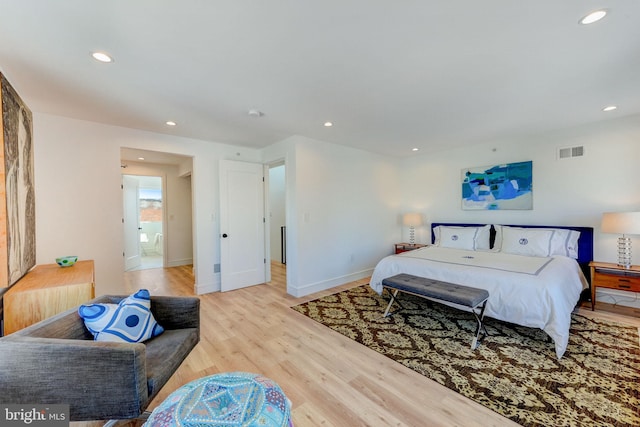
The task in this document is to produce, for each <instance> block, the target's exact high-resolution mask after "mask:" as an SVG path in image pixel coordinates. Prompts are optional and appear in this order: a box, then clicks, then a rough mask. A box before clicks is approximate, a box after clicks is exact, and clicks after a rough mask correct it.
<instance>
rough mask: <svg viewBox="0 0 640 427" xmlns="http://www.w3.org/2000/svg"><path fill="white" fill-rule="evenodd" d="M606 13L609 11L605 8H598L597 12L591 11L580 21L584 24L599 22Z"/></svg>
mask: <svg viewBox="0 0 640 427" xmlns="http://www.w3.org/2000/svg"><path fill="white" fill-rule="evenodd" d="M606 14H607V11H606V10H605V9H601V10H596V11H595V12H591V13H590V14H588V15H587V16H585V17H583V18H582V19H580V21H578V22H580V23H581V24H584V25H588V24H593V23H594V22H597V21H599V20H601V19H602V18H604V17H605V15H606Z"/></svg>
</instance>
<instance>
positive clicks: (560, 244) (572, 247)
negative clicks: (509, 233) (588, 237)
mask: <svg viewBox="0 0 640 427" xmlns="http://www.w3.org/2000/svg"><path fill="white" fill-rule="evenodd" d="M503 227H504V228H513V227H509V226H506V225H497V224H493V228H495V230H496V237H495V240H494V242H493V250H494V251H500V248H501V247H502V229H503ZM529 230H551V231H554V232H555V233H554V234H553V237H552V238H551V247H550V250H549V255H562V256H566V257H570V258H574V259H578V238H579V237H580V232H579V231H576V230H567V229H564V228H531V229H529Z"/></svg>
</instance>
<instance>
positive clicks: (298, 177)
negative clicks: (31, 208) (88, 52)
mask: <svg viewBox="0 0 640 427" xmlns="http://www.w3.org/2000/svg"><path fill="white" fill-rule="evenodd" d="M638 141H640V120H639V118H638V117H629V118H621V119H618V120H611V121H608V122H601V123H596V124H591V125H588V126H583V127H581V128H576V129H570V130H566V131H561V132H560V131H558V132H555V133H550V134H545V135H539V136H536V137H531V138H528V139H523V140H518V141H498V142H496V143H494V144H483V145H478V146H475V147H472V148H467V149H457V150H450V151H446V152H441V153H432V154H424V155H418V156H416V157H412V158H409V159H405V160H402V161H401V160H397V159H390V158H386V157H383V156H379V155H376V154H372V153H368V152H365V151H361V150H356V149H351V148H347V147H343V146H338V145H334V144H330V143H326V142H322V141H317V140H312V139H308V138H304V137H298V136H295V137H291V138H288V139H287V140H284V141H281V142H279V143H277V144H273V145H272V146H269V147H267V148H265V149H263V150H259V151H258V150H253V149H248V148H239V147H234V146H229V145H224V144H218V143H214V142H207V141H199V140H192V139H188V138H178V137H174V136H169V135H161V134H154V133H150V132H142V131H137V130H133V129H125V128H119V127H114V126H107V125H101V124H96V123H91V122H84V121H80V120H73V119H67V118H62V117H56V116H51V115H46V114H35V115H34V148H35V173H36V176H35V180H36V221H37V224H36V226H37V230H36V233H37V239H36V240H37V257H38V259H37V262H38V263H50V262H52V261H53V259H54V258H55V257H56V256H59V255H63V254H76V255H78V256H80V258H81V259H94V260H96V285H97V286H96V293H97V294H98V295H100V294H103V293H116V292H118V293H119V292H122V290H123V277H122V271H123V261H122V247H123V244H122V229H121V217H122V200H121V193H120V147H131V148H140V149H146V150H153V151H165V152H169V153H175V154H181V155H186V156H191V157H192V158H193V176H192V186H193V196H194V197H193V229H194V243H195V244H194V246H195V252H194V264H195V272H196V285H197V290H198V291H199V292H204V291H215V290H218V289H219V274H216V273H214V271H213V269H214V264H215V263H219V262H220V254H219V252H220V242H219V232H220V230H219V224H218V221H217V220H218V218H217V215H218V199H219V188H218V165H219V161H220V160H221V159H234V160H243V161H253V162H263V163H272V162H275V161H284V162H285V165H286V178H285V181H286V197H285V198H286V222H287V248H288V256H287V291H288V292H289V293H291V294H292V295H294V296H302V295H306V294H309V293H311V292H315V291H318V290H322V289H327V288H330V287H332V286H335V285H339V284H342V283H345V282H348V281H351V280H355V279H359V278H362V277H367V276H368V275H369V274H370V273H371V271H372V268H373V267H374V266H375V264H376V262H377V261H378V260H379V259H381V258H382V257H384V256H385V255H388V254H390V253H392V251H393V243H395V242H398V241H401V240H404V239H406V230H404V231H403V229H402V227H401V225H400V222H399V217H400V214H401V213H403V212H406V211H409V210H411V211H421V212H423V213H425V214H426V217H427V219H428V220H429V221H444V220H446V221H477V222H499V223H531V224H533V223H536V224H573V225H586V226H593V227H595V229H596V245H595V258H596V259H597V260H601V261H613V262H615V261H616V253H615V245H616V238H617V236H614V235H611V236H609V235H601V234H600V233H599V221H600V216H601V214H602V212H605V211H614V210H640V192H638V190H637V185H635V183H634V181H633V179H634V178H635V177H636V176H637V166H638V160H639V159H640V151H639V150H640V144H638ZM573 145H584V146H585V152H586V155H585V156H584V157H583V158H575V159H569V160H566V161H558V160H556V149H557V148H559V147H567V146H573ZM494 149H495V151H494ZM523 160H532V161H533V165H534V166H533V167H534V209H533V210H531V211H504V212H470V211H462V210H461V208H460V185H461V184H460V171H461V169H462V168H465V167H470V166H483V165H492V164H496V163H506V162H514V161H523ZM403 233H404V235H403ZM87 236H90V237H87ZM416 240H417V241H418V242H421V241H426V227H423V228H422V229H419V230H418V233H417V239H416ZM634 243H635V246H636V248H637V247H640V246H639V245H640V242H639V241H638V239H635V241H634ZM636 263H637V260H636ZM603 301H605V299H603Z"/></svg>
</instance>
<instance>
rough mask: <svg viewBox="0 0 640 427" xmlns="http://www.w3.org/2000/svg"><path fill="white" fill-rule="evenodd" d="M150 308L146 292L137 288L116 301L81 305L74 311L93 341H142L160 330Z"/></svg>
mask: <svg viewBox="0 0 640 427" xmlns="http://www.w3.org/2000/svg"><path fill="white" fill-rule="evenodd" d="M150 307H151V302H150V296H149V291H148V290H146V289H140V290H139V291H138V292H136V293H135V294H132V295H130V296H128V297H127V298H125V299H123V300H122V301H120V303H118V304H109V303H99V304H89V305H81V306H80V307H79V308H78V314H79V315H80V317H82V319H83V320H84V324H85V326H86V327H87V329H88V330H89V331H90V332H91V333H92V334H93V336H94V339H95V340H96V341H112V342H142V341H146V340H148V339H149V338H152V337H155V336H157V335H160V334H161V333H162V332H164V328H163V327H162V326H160V325H159V324H158V322H156V319H155V318H154V317H153V314H152V313H151V310H150Z"/></svg>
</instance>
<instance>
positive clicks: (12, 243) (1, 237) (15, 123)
mask: <svg viewBox="0 0 640 427" xmlns="http://www.w3.org/2000/svg"><path fill="white" fill-rule="evenodd" d="M0 100H1V101H2V118H1V119H0V130H1V132H0V145H2V147H0V157H1V159H0V160H1V161H0V197H1V200H0V270H1V271H0V288H1V287H6V286H10V285H12V284H14V283H15V282H16V281H17V280H18V279H20V278H21V277H22V276H24V274H25V273H26V272H27V271H29V269H30V268H31V267H33V266H34V265H35V263H36V213H35V193H34V180H33V144H32V143H33V141H32V137H33V136H32V135H33V127H32V116H31V111H30V110H29V109H28V108H27V106H26V105H25V104H24V102H22V99H20V96H18V94H17V93H16V91H15V90H14V89H13V87H12V86H11V85H10V84H9V82H8V81H7V79H6V78H5V77H4V75H2V74H0Z"/></svg>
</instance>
